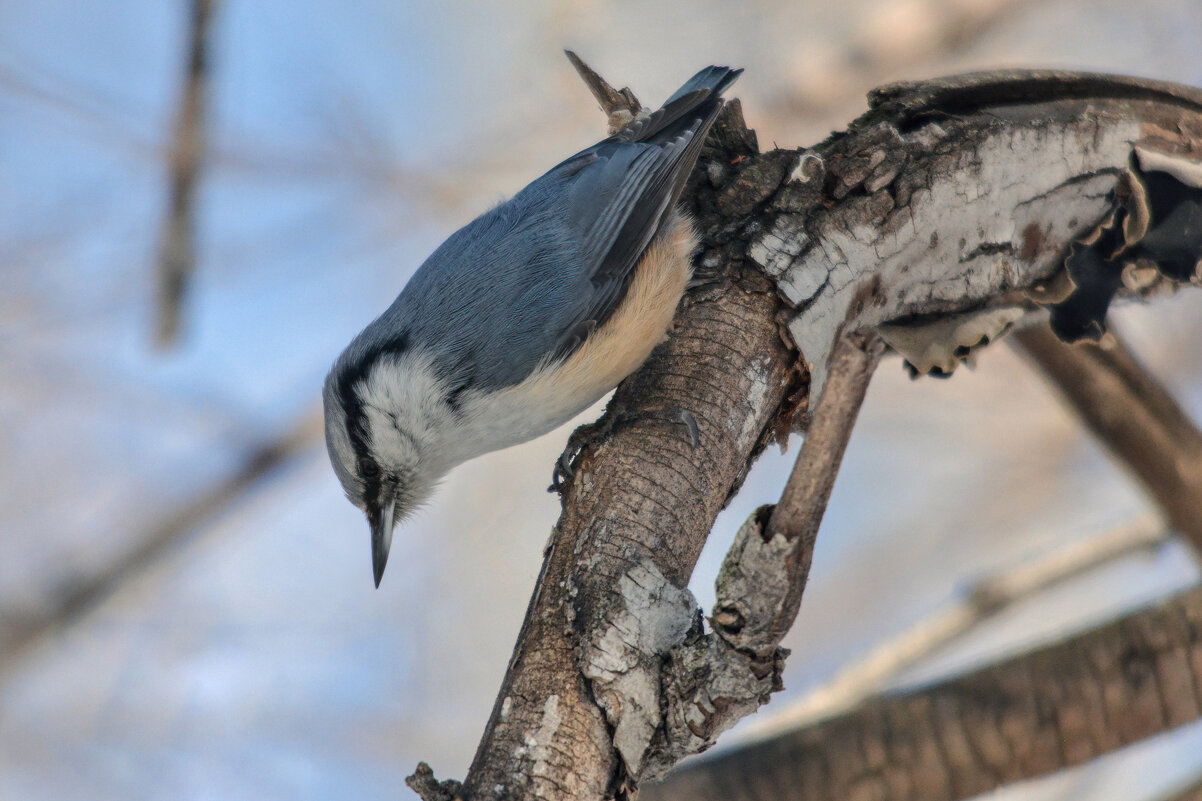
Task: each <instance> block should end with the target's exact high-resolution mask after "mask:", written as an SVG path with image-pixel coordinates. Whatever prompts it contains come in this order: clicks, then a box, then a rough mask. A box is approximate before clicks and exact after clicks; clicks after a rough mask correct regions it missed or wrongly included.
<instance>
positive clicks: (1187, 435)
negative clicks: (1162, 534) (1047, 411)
mask: <svg viewBox="0 0 1202 801" xmlns="http://www.w3.org/2000/svg"><path fill="white" fill-rule="evenodd" d="M1015 339H1016V341H1017V342H1018V344H1019V349H1020V350H1021V351H1022V352H1023V353H1025V354H1026V355H1027V356H1028V357H1029V358H1030V359H1031V361H1033V362H1034V363H1035V364H1036V365H1037V366H1038V367H1039V369H1040V370H1041V371H1042V372H1043V374H1044V375H1045V376H1046V377H1047V378H1048V380H1049V381H1050V382H1051V383H1052V384H1053V386H1054V387H1055V388H1056V390H1057V391H1058V392H1059V393H1060V394H1061V395H1062V396H1063V397H1064V398H1065V400H1066V401H1067V402H1068V404H1069V406H1071V407H1072V408H1073V409H1074V410H1075V411H1076V412H1077V414H1078V415H1080V417H1081V419H1082V420H1083V421H1084V422H1085V425H1086V426H1088V427H1089V430H1090V431H1092V432H1093V433H1094V435H1095V436H1096V437H1097V438H1098V440H1099V441H1100V442H1101V443H1102V445H1103V446H1105V447H1106V449H1107V450H1108V451H1110V453H1111V454H1112V455H1113V456H1114V458H1115V459H1116V460H1117V461H1118V462H1119V464H1121V465H1123V466H1124V467H1125V468H1126V469H1127V470H1128V471H1130V473H1131V474H1132V475H1133V476H1134V478H1135V479H1136V480H1137V481H1138V482H1139V484H1140V486H1142V487H1143V488H1144V491H1145V492H1147V493H1148V495H1149V496H1151V497H1152V498H1153V499H1154V500H1155V502H1156V505H1157V506H1159V507H1160V509H1161V510H1162V511H1163V513H1164V516H1165V518H1166V520H1167V521H1168V523H1169V525H1171V526H1172V527H1173V528H1174V529H1176V530H1177V531H1180V532H1181V533H1182V534H1183V535H1184V536H1185V537H1187V538H1188V539H1189V541H1190V542H1191V543H1192V544H1193V546H1194V548H1195V549H1197V550H1199V551H1202V433H1199V432H1198V429H1197V427H1195V426H1194V424H1193V423H1192V422H1191V421H1190V419H1189V417H1187V416H1186V414H1185V412H1183V411H1182V410H1181V407H1180V406H1178V405H1177V402H1176V401H1174V400H1173V398H1172V396H1171V395H1169V393H1168V392H1167V391H1166V390H1165V388H1164V387H1163V386H1161V385H1160V383H1159V382H1157V380H1156V379H1155V378H1154V377H1153V376H1152V375H1151V374H1150V373H1148V371H1147V370H1145V369H1144V367H1143V366H1142V365H1141V364H1140V363H1139V362H1138V361H1137V360H1136V358H1135V356H1134V355H1133V354H1132V353H1131V352H1130V351H1129V350H1128V349H1127V348H1126V347H1125V346H1124V345H1123V343H1122V342H1120V341H1119V340H1118V339H1117V338H1116V337H1115V336H1114V335H1113V334H1112V335H1111V336H1110V337H1108V338H1107V339H1105V340H1103V341H1102V342H1101V343H1098V344H1096V345H1095V344H1092V343H1081V344H1078V345H1066V344H1065V343H1063V342H1061V341H1060V340H1059V339H1058V338H1057V337H1056V336H1055V335H1054V334H1053V333H1052V331H1051V329H1049V328H1048V327H1047V326H1031V327H1029V328H1025V329H1023V330H1022V331H1019V332H1018V334H1017V335H1016V337H1015Z"/></svg>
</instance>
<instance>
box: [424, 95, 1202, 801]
mask: <svg viewBox="0 0 1202 801" xmlns="http://www.w3.org/2000/svg"><path fill="white" fill-rule="evenodd" d="M1137 142H1138V143H1140V144H1141V145H1142V146H1144V147H1150V148H1152V149H1154V150H1158V151H1163V152H1165V153H1168V154H1172V156H1173V157H1174V158H1185V159H1187V160H1189V159H1192V160H1197V159H1199V155H1198V154H1200V153H1202V93H1199V92H1197V91H1195V90H1190V89H1186V88H1184V87H1176V86H1169V85H1163V84H1153V83H1148V82H1142V81H1136V80H1133V79H1124V78H1103V77H1097V76H1080V75H1066V74H1058V73H1036V74H1033V73H1001V74H989V75H977V76H967V77H961V78H957V79H949V80H947V81H939V82H932V83H927V84H918V85H912V86H901V87H892V88H887V89H885V90H881V91H878V92H876V93H874V94H873V96H872V108H871V110H870V111H869V112H868V114H866V115H865V116H864V117H862V118H861V119H859V120H857V121H855V122H854V123H853V124H852V125H851V126H850V128H849V129H848V131H847V132H844V133H840V134H836V135H834V136H832V137H831V138H830V139H828V140H827V141H826V142H823V143H822V144H820V145H818V146H816V147H815V148H813V149H809V150H773V151H770V152H767V153H763V154H760V153H758V152H757V148H756V144H755V138H754V134H753V133H751V132H749V131H747V130H746V129H745V128H744V127H743V125H742V117H741V113H740V108H739V105H738V102H737V101H732V102H731V103H729V104H728V106H727V108H726V110H725V111H724V113H723V115H722V117H721V118H720V119H719V121H718V123H717V124H716V125H715V128H714V131H713V133H712V135H711V140H710V143H709V144H708V145H707V150H706V153H705V154H704V155H703V158H702V162H701V163H700V165H699V168H698V170H697V172H696V173H695V174H694V176H693V181H692V183H691V185H690V188H689V189H688V190H687V191H686V195H685V200H684V203H685V205H686V206H687V207H688V208H689V209H690V211H691V212H692V213H693V215H694V217H695V218H696V221H697V225H698V229H699V230H700V231H701V232H702V236H703V245H702V248H701V251H700V253H699V255H698V257H697V265H698V266H697V278H698V283H699V286H697V287H695V288H694V290H693V291H691V292H690V294H689V296H688V297H687V298H686V299H685V301H684V302H683V303H682V306H681V309H680V310H679V313H678V315H677V319H676V322H675V324H674V330H673V331H672V332H671V333H670V337H669V339H668V341H667V342H666V343H665V345H664V346H662V347H661V348H660V349H658V350H657V351H656V352H655V353H654V354H653V355H652V357H651V359H650V360H649V361H648V362H647V364H646V365H644V367H643V368H642V369H641V370H640V371H639V372H638V373H637V374H635V375H634V376H632V377H631V378H629V379H627V380H626V381H625V382H624V383H623V384H622V386H620V387H619V388H618V390H617V392H616V393H615V396H614V398H613V400H612V401H611V403H610V406H609V408H608V409H607V411H606V415H605V417H604V418H603V420H602V421H601V422H600V424H599V425H598V427H597V429H596V436H594V437H593V438H592V441H591V444H590V445H588V446H587V447H585V449H584V450H583V451H582V452H581V454H580V456H579V457H578V458H577V460H576V464H575V473H574V475H573V477H572V479H571V481H570V482H569V483H568V485H567V486H566V488H565V490H564V492H563V505H564V508H563V513H562V516H561V518H560V520H559V522H558V523H557V524H556V526H555V528H554V530H553V531H552V534H551V541H550V543H549V545H548V549H547V555H546V559H545V561H544V565H543V569H542V573H541V575H540V577H539V580H538V584H537V587H536V589H535V591H534V595H533V597H532V599H531V602H530V607H529V609H528V612H527V617H526V621H525V623H524V624H523V627H522V631H521V633H520V635H519V639H518V643H517V646H516V648H515V651H514V654H513V657H512V659H511V662H510V665H509V667H508V669H507V671H506V674H505V677H504V680H503V683H502V687H501V690H500V693H499V695H498V698H497V702H496V705H495V707H494V710H493V713H492V716H491V718H490V721H489V724H488V727H487V729H486V731H485V734H484V737H483V739H482V741H481V743H480V746H479V749H478V751H477V754H476V758H475V760H474V761H473V764H472V766H471V768H470V770H469V773H468V775H467V777H466V780H465V782H464V784H463V786H462V794H463V796H464V797H466V798H470V799H491V798H579V799H608V798H625V797H631V796H633V794H634V793H635V792H636V791H637V784H638V780H639V779H640V778H641V776H642V771H643V768H644V766H646V765H649V764H656V765H657V766H658V767H657V771H658V769H659V768H662V763H663V762H664V761H665V760H667V761H672V760H674V759H676V758H679V757H680V756H681V754H679V753H675V752H673V753H670V754H669V753H668V752H667V751H665V747H666V746H665V743H666V742H667V741H668V740H669V739H670V738H668V736H667V734H666V726H669V725H670V724H671V721H672V720H673V711H672V710H671V709H668V714H667V715H665V714H664V710H665V708H666V707H668V702H667V699H666V690H665V689H664V688H668V687H670V686H671V685H672V683H673V682H674V681H676V680H677V679H679V678H680V675H681V674H680V673H677V672H673V671H675V670H677V669H678V666H676V665H674V664H673V663H672V660H671V659H670V655H671V653H672V652H673V649H679V648H680V647H681V646H682V645H684V644H685V643H686V641H687V640H688V639H689V638H690V637H694V636H696V635H697V633H698V632H699V631H700V630H701V626H702V623H701V620H700V612H699V610H697V609H696V604H695V601H693V599H692V596H691V595H690V594H689V593H688V592H687V590H686V589H684V588H685V587H686V586H687V583H688V580H689V576H690V574H691V572H692V569H693V566H694V563H695V562H696V559H697V557H698V554H699V553H700V551H701V548H702V545H703V544H704V542H705V539H706V536H707V534H708V532H709V530H710V527H711V526H712V524H713V521H714V518H715V516H716V515H717V513H718V512H719V511H720V510H721V508H722V507H723V506H724V504H725V503H726V501H727V500H728V498H729V497H731V495H732V494H733V493H735V492H736V491H737V490H738V488H739V486H740V484H741V482H742V480H743V478H744V476H745V475H746V472H747V470H748V469H749V467H750V464H751V462H752V461H753V460H754V458H755V456H756V455H757V454H758V452H759V451H760V450H761V449H762V448H763V447H764V446H765V445H766V444H767V443H768V442H770V441H771V440H773V439H774V438H776V437H779V436H780V435H781V434H783V433H784V432H787V431H789V430H791V429H794V428H804V424H805V422H806V420H807V408H808V399H809V397H810V395H811V393H817V392H818V391H819V388H820V387H821V386H822V384H823V383H824V382H825V380H826V377H827V375H828V372H829V367H828V359H829V356H830V353H831V350H832V347H833V345H834V343H835V342H836V341H838V339H839V338H840V337H841V336H843V335H844V333H845V332H851V331H856V330H859V329H863V328H866V327H875V326H885V325H888V326H892V327H894V328H897V327H904V328H906V329H907V330H909V331H910V332H914V334H915V337H917V338H918V339H921V338H922V335H923V332H930V331H934V332H936V333H935V334H932V335H928V339H929V340H930V341H928V342H926V343H925V344H924V349H925V351H927V352H930V351H932V350H934V351H940V350H942V351H946V352H948V353H951V354H953V355H954V356H955V357H956V358H960V357H961V356H962V355H963V353H964V352H967V351H969V350H971V349H972V348H973V347H975V346H978V345H981V344H985V343H987V342H988V341H989V340H991V339H993V338H994V337H995V336H996V335H997V334H998V333H1000V331H1001V330H1002V329H1003V328H1004V327H1005V326H1006V325H1009V323H1010V322H1012V321H1013V319H1015V317H1016V316H1020V315H1019V312H1026V311H1028V310H1030V309H1032V308H1034V305H1035V303H1037V302H1039V301H1045V302H1053V301H1055V300H1058V299H1059V298H1060V295H1059V294H1058V290H1057V289H1056V287H1057V280H1058V279H1059V278H1060V277H1062V275H1063V272H1064V270H1063V264H1064V255H1065V252H1066V249H1067V248H1068V246H1069V243H1070V242H1073V241H1074V240H1075V238H1077V237H1079V236H1081V235H1083V234H1084V233H1085V232H1087V231H1089V230H1090V229H1092V228H1094V227H1096V226H1097V225H1098V224H1099V222H1100V221H1101V220H1103V219H1104V218H1105V217H1106V215H1107V214H1108V213H1110V212H1112V211H1113V205H1114V197H1115V194H1116V189H1117V188H1118V187H1119V185H1120V183H1121V182H1122V180H1123V175H1124V171H1125V170H1126V169H1127V168H1128V165H1129V164H1130V163H1131V159H1132V148H1133V146H1134V144H1135V143H1137ZM1190 163H1192V162H1190ZM1060 283H1063V281H1061V282H1060ZM1070 283H1071V282H1070ZM1070 288H1071V287H1070ZM999 311H1002V312H1005V314H1004V315H1002V317H998V315H997V313H998V312H999ZM975 315H987V316H988V321H989V322H988V325H959V324H957V325H954V326H951V327H948V326H946V325H941V323H945V322H946V321H947V320H948V319H954V318H956V317H958V316H975ZM782 328H787V331H788V332H789V334H791V339H792V343H787V340H788V339H789V337H787V336H784V335H783V334H782ZM949 331H950V332H951V333H948V332H949ZM965 331H967V332H969V333H968V334H967V335H965V334H964V333H963V332H965ZM983 332H984V333H983ZM965 336H967V337H968V338H969V339H970V340H971V341H962V339H963V338H964V337H965ZM913 338H914V337H911V339H913ZM790 344H795V345H796V346H799V347H800V357H799V354H798V352H797V351H796V350H794V349H793V348H791V347H790ZM934 361H935V362H938V361H940V359H938V358H936V359H935V360H934ZM685 412H687V413H688V414H687V415H686V414H683V413H685ZM688 415H691V416H692V419H693V420H695V421H696V431H697V434H698V436H697V441H696V442H694V441H693V436H692V433H691V431H690V428H691V427H690V426H689V425H687V424H685V423H683V422H681V421H682V420H688ZM1099 669H1101V668H1099ZM1065 691H1066V692H1068V690H1065ZM1140 697H1142V696H1138V697H1137V696H1133V698H1134V699H1135V700H1139V698H1140ZM982 703H986V705H987V703H988V700H987V699H986V701H983V702H982ZM1112 711H1113V710H1112ZM1162 717H1164V716H1162ZM1040 720H1041V718H1040V717H1039V716H1038V715H1036V716H1033V717H1031V718H1030V719H1029V720H1027V719H1025V718H1024V719H1023V722H1024V725H1025V723H1032V724H1038V723H1039V722H1040ZM1116 720H1117V719H1116ZM665 721H667V722H665ZM1119 722H1121V721H1119ZM1120 728H1121V727H1120ZM1136 728H1138V730H1139V731H1143V730H1144V729H1143V728H1139V727H1136ZM1126 730H1127V729H1126V728H1122V731H1126ZM1007 731H1008V732H1010V731H1011V729H1007ZM1141 736H1142V735H1141ZM1115 737H1117V738H1118V740H1123V737H1119V736H1118V735H1117V734H1116V735H1114V736H1112V737H1110V739H1109V740H1105V741H1104V742H1105V743H1109V742H1111V741H1115ZM1124 741H1125V740H1124ZM702 747H704V744H703V746H702ZM1007 753H1008V752H1007ZM1016 753H1017V752H1016ZM910 756H911V757H913V758H914V760H915V761H916V764H918V763H920V762H921V759H924V758H927V757H926V756H925V755H924V752H912V753H911V754H910ZM1039 758H1040V755H1039V754H1035V755H1033V756H1031V758H1030V759H1031V760H1036V761H1038V759H1039ZM991 759H992V758H991ZM1028 761H1030V760H1028ZM1054 761H1055V760H1049V764H1051V762H1054ZM988 764H989V765H990V768H991V770H996V771H998V772H999V775H1001V776H1004V777H1008V776H1011V775H1017V774H1018V773H1021V772H1022V771H1024V770H1026V769H1028V768H1029V767H1031V766H1030V765H1028V764H1027V763H1026V762H1022V764H1021V766H1020V767H1017V768H1016V767H1014V766H1010V767H1006V768H1004V769H1003V768H1000V767H996V766H995V765H994V762H993V761H988ZM427 778H429V777H427ZM432 782H433V780H432V779H431V780H430V781H429V782H426V784H425V785H424V786H436V785H435V784H434V783H432ZM454 789H455V790H456V791H459V788H458V787H455V788H454ZM832 797H841V796H838V795H836V796H832ZM931 797H938V796H931Z"/></svg>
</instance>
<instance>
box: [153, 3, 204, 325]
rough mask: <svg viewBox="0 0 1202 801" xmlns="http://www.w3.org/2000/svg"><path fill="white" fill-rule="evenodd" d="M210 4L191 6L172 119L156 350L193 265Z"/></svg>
mask: <svg viewBox="0 0 1202 801" xmlns="http://www.w3.org/2000/svg"><path fill="white" fill-rule="evenodd" d="M216 4H217V0H192V2H191V15H190V17H189V28H188V66H187V72H186V74H185V77H184V86H183V92H182V93H181V95H180V103H179V109H178V111H177V112H176V117H175V133H174V137H173V143H172V147H171V154H170V163H169V165H168V168H169V169H168V180H169V188H168V200H167V214H166V216H165V217H164V220H163V230H162V234H161V237H160V240H159V262H158V267H159V270H158V306H157V323H156V329H155V337H156V339H157V341H158V343H159V344H160V345H171V344H173V343H174V342H175V340H176V338H177V337H178V336H179V326H180V314H181V309H182V307H183V302H184V295H185V293H186V292H187V287H188V282H189V279H190V277H191V275H192V271H193V269H194V267H195V265H196V183H197V177H198V175H199V173H200V162H201V156H202V155H203V153H204V143H205V117H206V108H207V104H206V102H205V100H206V95H207V89H208V82H209V29H210V28H211V24H210V23H211V21H212V18H213V11H214V7H215V6H216Z"/></svg>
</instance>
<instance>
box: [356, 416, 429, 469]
mask: <svg viewBox="0 0 1202 801" xmlns="http://www.w3.org/2000/svg"><path fill="white" fill-rule="evenodd" d="M367 423H368V426H367V431H368V447H369V448H370V449H371V452H372V454H374V455H375V457H376V458H377V459H379V461H380V462H381V465H380V466H381V467H383V468H384V469H385V470H387V471H388V472H390V473H396V472H398V471H408V470H410V469H412V468H413V466H414V464H416V462H417V457H418V453H419V446H418V443H417V442H416V441H415V440H414V439H413V438H412V437H410V436H408V435H407V434H406V433H405V432H404V431H403V430H402V429H400V428H398V427H397V426H396V425H395V424H394V423H393V418H392V417H391V416H389V415H388V414H386V413H384V412H383V411H380V410H379V409H378V408H375V407H369V408H368V409H367Z"/></svg>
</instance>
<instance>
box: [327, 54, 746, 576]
mask: <svg viewBox="0 0 1202 801" xmlns="http://www.w3.org/2000/svg"><path fill="white" fill-rule="evenodd" d="M741 73H742V70H741V69H732V68H729V67H718V66H710V67H706V68H705V69H702V70H701V71H700V72H698V73H697V74H696V75H694V76H693V77H692V78H690V79H689V80H688V81H686V82H685V83H684V85H683V86H681V87H680V89H678V90H677V91H676V92H675V93H674V94H673V95H672V96H671V97H669V98H668V100H667V101H665V102H664V104H663V105H662V106H661V107H660V108H659V109H657V110H655V111H651V112H650V113H647V112H646V111H644V112H643V113H641V114H639V115H637V116H636V117H635V118H634V119H633V121H632V122H631V123H630V124H629V125H627V126H626V127H625V128H624V129H622V130H620V131H618V132H617V133H615V134H613V135H612V136H609V137H608V138H606V139H603V140H601V141H600V142H597V143H596V144H594V145H593V146H591V147H588V148H586V149H584V150H582V151H580V152H579V153H577V154H575V155H574V156H571V157H570V158H567V159H565V160H564V161H562V162H560V163H559V164H557V165H556V166H554V167H552V168H551V169H550V170H549V171H548V172H546V173H545V174H544V175H542V176H541V177H539V178H536V179H535V180H534V181H532V182H531V183H530V184H529V185H527V186H526V187H525V188H524V189H522V190H521V191H519V192H517V193H516V194H514V195H513V197H512V198H510V199H509V200H507V201H505V202H502V203H500V204H498V205H496V206H494V207H493V208H491V209H489V210H488V211H486V212H485V213H483V214H481V215H480V216H479V217H477V218H476V219H474V220H472V221H471V222H470V223H468V224H467V225H465V226H464V227H462V228H460V229H459V230H458V231H456V232H455V233H453V234H451V236H450V237H449V238H448V239H447V240H446V241H445V242H443V244H442V245H440V246H439V247H438V248H437V249H436V250H435V251H434V252H433V253H432V254H431V255H430V256H429V258H427V259H426V261H425V262H423V263H422V265H421V266H420V267H419V268H418V269H417V271H416V272H415V273H414V274H413V276H412V277H411V278H410V280H409V281H408V283H407V284H406V285H405V286H404V288H403V289H402V290H401V292H400V294H399V295H398V296H397V297H396V299H395V300H394V301H393V303H392V304H391V305H390V306H389V307H388V308H387V309H386V310H385V311H384V312H383V313H382V314H380V316H379V317H377V318H376V319H375V320H373V321H372V322H371V323H370V324H368V325H367V327H366V328H364V329H363V331H362V332H360V333H359V334H358V335H357V336H356V337H355V338H354V339H353V340H352V341H351V343H350V344H349V345H348V346H347V347H346V349H345V350H343V351H342V353H341V354H340V355H339V356H338V358H337V359H336V360H335V362H334V364H333V367H332V368H331V369H330V372H329V374H328V375H327V376H326V379H325V383H324V387H323V391H322V401H323V408H324V414H325V439H326V448H327V450H328V452H329V457H330V462H331V464H332V465H333V468H334V472H335V474H336V475H337V477H338V480H339V482H340V483H341V485H342V488H343V490H344V491H345V493H346V496H347V498H348V499H349V500H350V501H351V503H353V504H354V505H355V506H357V507H358V508H359V509H361V510H362V511H363V512H364V514H365V515H366V517H367V521H368V525H369V528H370V531H371V551H372V573H373V577H374V579H375V585H376V587H377V588H378V587H379V586H380V580H381V578H382V576H383V574H384V567H385V565H386V564H387V561H388V552H389V549H390V546H391V543H392V534H393V529H394V527H395V526H396V525H397V524H398V523H399V522H400V521H402V520H404V519H405V518H406V517H407V516H408V515H410V514H411V513H412V512H413V510H414V509H416V508H417V507H419V506H420V505H421V504H423V503H424V502H426V501H427V500H428V499H429V497H430V495H431V494H432V492H433V491H434V489H435V487H436V485H437V483H438V481H439V480H440V479H441V478H442V477H443V476H444V475H445V474H446V473H447V472H448V471H449V470H450V469H451V468H453V467H455V466H456V465H458V464H460V463H462V462H464V461H467V460H468V459H472V458H474V457H476V456H480V455H482V454H484V453H488V452H490V451H494V450H499V449H501V448H506V447H509V446H511V445H515V444H518V443H520V442H524V441H526V440H530V439H533V438H534V437H536V436H539V435H541V434H544V433H546V432H548V431H550V430H552V429H553V428H555V427H557V426H559V425H561V424H563V423H565V422H567V421H568V420H569V419H571V418H572V417H574V416H575V415H577V414H579V413H580V412H581V411H583V410H584V409H586V408H588V407H589V406H590V405H592V404H593V403H595V402H596V401H597V400H599V399H600V398H602V397H603V396H604V395H605V393H607V392H609V391H610V390H611V389H613V388H614V387H615V386H617V385H618V384H619V383H620V382H621V381H622V379H624V378H626V377H627V376H628V375H630V374H631V373H633V372H634V371H635V370H636V369H638V367H639V366H640V365H641V364H642V363H643V362H644V361H645V360H646V359H647V357H648V356H649V355H650V354H651V351H652V350H653V349H654V348H655V347H656V346H657V345H658V344H659V343H660V342H662V341H663V340H664V339H665V338H666V336H667V331H668V328H669V326H670V325H671V321H672V317H673V316H674V314H675V311H676V307H677V305H678V304H679V302H680V299H681V297H682V296H683V295H684V292H685V289H686V287H687V284H688V281H689V279H690V276H691V273H692V256H693V252H694V251H695V250H696V248H697V245H698V237H697V234H696V232H695V230H694V227H693V224H692V221H691V219H690V218H689V216H688V215H687V213H685V212H684V211H682V210H680V209H679V208H678V207H677V203H678V200H679V198H680V194H681V191H682V190H683V188H684V186H685V183H686V181H687V180H688V177H689V174H690V173H691V172H692V171H693V168H694V167H695V165H696V162H697V158H698V156H699V154H700V152H701V146H702V143H703V142H704V141H705V138H706V135H707V133H708V132H709V129H710V127H711V126H712V125H713V123H714V121H715V119H716V118H717V116H718V113H719V112H720V111H721V109H722V106H723V104H724V101H723V99H722V93H723V92H724V91H725V90H726V89H727V88H728V87H729V86H730V85H731V84H732V83H734V81H735V80H736V79H737V78H738V77H739V75H740V74H741Z"/></svg>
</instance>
